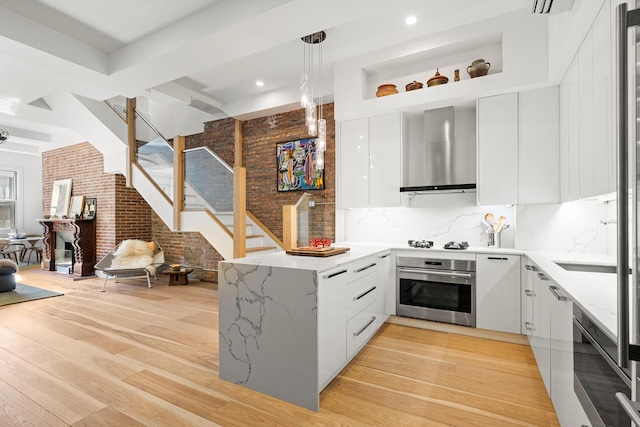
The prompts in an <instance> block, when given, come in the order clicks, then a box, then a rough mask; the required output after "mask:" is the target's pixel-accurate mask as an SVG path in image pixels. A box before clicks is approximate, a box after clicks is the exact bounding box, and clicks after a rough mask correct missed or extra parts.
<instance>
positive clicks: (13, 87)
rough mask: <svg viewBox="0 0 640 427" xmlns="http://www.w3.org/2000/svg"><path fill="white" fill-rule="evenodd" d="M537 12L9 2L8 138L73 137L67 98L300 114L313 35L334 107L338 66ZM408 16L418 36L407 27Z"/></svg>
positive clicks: (350, 1) (242, 0) (412, 6)
mask: <svg viewBox="0 0 640 427" xmlns="http://www.w3.org/2000/svg"><path fill="white" fill-rule="evenodd" d="M528 3H529V1H528V0H447V1H442V0H316V1H310V0H180V1H176V0H109V1H104V0H82V1H77V0H0V16H1V17H2V18H1V19H2V24H1V25H0V129H7V130H9V132H10V133H11V138H10V141H11V142H13V143H14V144H13V146H14V147H16V146H17V145H16V144H25V145H31V146H38V147H40V149H46V147H47V145H48V144H49V143H50V141H51V140H52V138H54V135H56V134H60V133H64V132H65V131H67V129H65V127H64V125H63V124H62V123H65V121H64V120H60V119H59V117H60V114H64V112H60V111H57V112H56V111H54V112H51V111H49V109H48V108H46V107H47V106H46V104H44V103H42V100H43V99H46V98H47V97H49V96H51V95H54V94H56V93H61V92H69V93H73V94H77V95H81V96H84V97H87V98H91V99H96V100H104V99H111V98H115V97H122V96H124V97H148V98H152V99H156V100H158V101H161V102H165V103H169V104H171V103H175V104H176V105H177V104H180V105H193V106H194V107H196V108H199V109H200V110H205V111H206V112H207V113H210V114H211V116H210V117H211V118H212V119H213V118H216V117H226V116H232V117H237V118H239V119H247V118H252V117H259V116H264V115H266V114H268V113H272V112H274V111H286V110H291V109H293V108H297V107H296V104H295V102H296V99H297V97H298V85H299V78H300V74H301V72H302V68H303V46H304V43H303V42H302V41H301V40H300V38H301V37H303V36H305V35H307V34H311V33H314V32H317V31H320V30H324V31H325V32H326V33H327V39H326V40H325V42H323V44H322V47H323V65H324V67H323V69H324V70H323V76H324V79H323V80H324V85H323V95H324V98H325V100H331V99H332V88H333V83H332V70H333V63H334V62H336V61H341V60H344V59H348V58H350V57H353V56H356V55H360V54H363V53H367V52H371V51H376V50H379V49H382V48H385V47H389V46H395V45H399V44H401V43H403V42H407V41H410V40H413V39H416V38H419V37H424V36H426V35H428V34H432V33H435V32H439V31H442V30H443V29H446V28H455V27H457V26H459V24H457V23H458V22H459V17H460V14H461V13H464V14H465V15H467V16H468V15H469V14H470V15H471V16H474V17H477V20H484V19H487V18H489V17H492V16H500V15H503V14H507V13H509V12H512V11H514V10H517V9H522V8H526V7H527V5H528ZM408 15H415V16H416V17H417V19H418V22H417V24H415V25H413V26H407V25H406V24H405V23H404V20H405V18H406V17H407V16H408ZM256 80H262V81H264V83H265V84H264V86H263V87H258V86H256V85H255V82H256ZM7 104H8V105H9V106H10V108H9V111H8V112H7ZM42 107H44V108H42ZM5 145H6V144H5ZM2 148H3V146H2V145H0V150H2Z"/></svg>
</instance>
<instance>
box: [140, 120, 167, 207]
mask: <svg viewBox="0 0 640 427" xmlns="http://www.w3.org/2000/svg"><path fill="white" fill-rule="evenodd" d="M136 118H138V119H140V120H136V141H137V146H136V150H135V153H136V159H135V160H136V162H137V163H138V164H139V165H140V167H141V168H142V169H143V170H144V171H145V172H146V173H147V175H149V177H151V179H152V180H153V181H154V182H155V183H156V185H157V186H158V187H159V188H160V189H161V190H162V192H163V193H164V194H165V195H166V196H167V197H168V198H169V200H171V201H172V202H173V170H174V168H173V166H174V165H173V147H172V146H171V144H169V142H168V141H167V140H166V138H165V137H164V136H162V134H161V133H160V132H158V130H157V129H156V128H155V127H154V126H153V125H152V124H151V123H150V122H149V120H148V119H147V118H145V117H144V116H143V115H142V114H140V113H139V112H138V111H136Z"/></svg>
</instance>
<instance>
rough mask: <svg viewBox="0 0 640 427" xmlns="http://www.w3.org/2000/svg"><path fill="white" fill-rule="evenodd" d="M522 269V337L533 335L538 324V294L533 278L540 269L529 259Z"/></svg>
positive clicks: (523, 263)
mask: <svg viewBox="0 0 640 427" xmlns="http://www.w3.org/2000/svg"><path fill="white" fill-rule="evenodd" d="M521 264H522V268H521V270H520V271H521V274H520V280H521V283H520V285H521V286H520V287H521V289H522V293H521V295H520V297H521V300H520V305H521V308H522V314H521V317H522V324H521V325H520V332H521V333H522V335H529V336H530V335H532V334H533V332H534V331H535V328H536V324H535V321H534V310H535V301H536V297H537V294H536V292H535V290H534V281H533V276H534V274H535V272H536V271H537V270H538V268H537V267H536V266H535V265H533V264H531V262H530V261H529V259H528V258H525V259H524V260H522V263H521Z"/></svg>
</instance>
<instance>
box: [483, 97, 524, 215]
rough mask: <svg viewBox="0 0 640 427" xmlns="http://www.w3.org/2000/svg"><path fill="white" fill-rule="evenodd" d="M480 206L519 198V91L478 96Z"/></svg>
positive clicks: (509, 202)
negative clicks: (484, 96) (483, 96)
mask: <svg viewBox="0 0 640 427" xmlns="http://www.w3.org/2000/svg"><path fill="white" fill-rule="evenodd" d="M477 128H478V135H477V138H478V140H477V144H478V168H477V171H478V172H477V173H478V182H477V190H476V191H477V200H478V204H479V205H511V204H515V203H517V201H518V94H517V93H509V94H506V95H498V96H490V97H487V98H480V99H478V107H477Z"/></svg>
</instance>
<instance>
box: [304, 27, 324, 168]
mask: <svg viewBox="0 0 640 427" xmlns="http://www.w3.org/2000/svg"><path fill="white" fill-rule="evenodd" d="M326 37H327V34H326V33H325V32H324V31H319V32H317V33H313V34H309V35H308V36H305V37H302V41H303V42H304V45H303V47H304V69H303V73H302V76H301V77H300V105H301V106H302V107H303V108H304V109H305V124H306V126H307V133H308V134H309V136H316V135H318V132H319V123H318V119H323V117H322V45H321V43H322V42H323V41H324V39H325V38H326ZM314 48H315V49H314ZM315 56H317V57H318V59H317V61H316V59H315ZM316 65H317V67H318V70H319V73H318V75H319V76H320V81H319V82H318V81H316V80H317V79H316V75H315V72H314V71H315V66H316ZM316 85H319V88H320V107H319V109H320V113H319V117H318V106H317V104H316V102H315V101H314V87H315V86H316ZM322 138H323V141H322V142H320V141H318V142H317V143H316V150H317V151H323V152H324V149H322V150H321V149H319V148H318V143H321V144H322V145H323V146H325V147H326V122H325V124H324V131H323V134H322ZM323 156H324V155H323ZM323 164H324V160H323ZM316 166H317V162H316Z"/></svg>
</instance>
